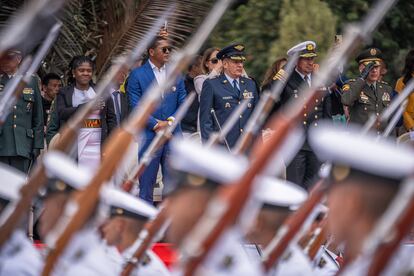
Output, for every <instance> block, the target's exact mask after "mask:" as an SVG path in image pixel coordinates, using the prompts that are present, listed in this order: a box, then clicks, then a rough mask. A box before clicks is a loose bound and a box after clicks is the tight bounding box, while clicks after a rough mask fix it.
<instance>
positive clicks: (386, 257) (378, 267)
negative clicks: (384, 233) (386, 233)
mask: <svg viewBox="0 0 414 276" xmlns="http://www.w3.org/2000/svg"><path fill="white" fill-rule="evenodd" d="M413 225H414V198H413V199H411V201H410V204H409V205H408V206H407V208H405V210H404V213H403V214H402V215H401V217H400V218H399V219H398V221H397V223H396V224H395V225H394V227H393V233H392V234H390V237H392V239H391V240H390V241H384V242H383V243H382V244H381V245H380V246H379V247H378V248H377V249H376V250H375V252H374V255H373V259H372V261H371V264H370V266H369V270H368V274H367V275H368V276H374V275H375V276H376V275H380V274H381V272H382V271H383V270H384V268H385V267H386V266H387V265H388V263H389V261H390V260H391V257H392V256H393V253H394V252H396V251H397V249H398V248H399V245H400V243H401V241H402V240H403V239H404V237H406V236H407V235H408V233H409V232H410V230H411V229H412V227H413Z"/></svg>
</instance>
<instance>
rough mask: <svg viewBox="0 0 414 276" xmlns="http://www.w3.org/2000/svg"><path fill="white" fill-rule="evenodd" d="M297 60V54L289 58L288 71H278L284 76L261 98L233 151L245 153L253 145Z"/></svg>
mask: <svg viewBox="0 0 414 276" xmlns="http://www.w3.org/2000/svg"><path fill="white" fill-rule="evenodd" d="M297 60H298V56H297V55H294V56H292V57H290V58H289V60H288V62H287V64H286V66H285V67H286V71H285V70H284V69H280V70H279V72H278V74H280V75H283V78H282V79H280V80H279V81H277V82H276V83H275V84H273V86H272V89H271V90H270V91H268V93H266V92H265V94H264V96H262V97H261V98H260V102H259V104H258V105H257V107H256V108H255V110H254V111H253V114H252V116H251V117H250V118H249V121H248V122H247V124H246V128H245V132H243V134H242V136H241V137H240V138H239V139H238V141H237V143H236V145H235V146H234V151H233V152H234V153H235V154H242V153H245V152H246V151H247V149H248V148H249V147H250V145H252V143H253V140H254V138H255V136H256V135H257V132H258V130H259V129H260V128H261V127H262V126H263V124H264V123H265V120H266V118H267V117H268V115H269V113H270V111H271V110H272V107H273V106H274V105H275V102H276V101H277V100H278V99H279V97H280V94H281V93H282V91H283V89H284V87H285V85H286V82H287V79H289V77H290V75H291V74H292V72H293V69H294V68H295V66H296V62H297Z"/></svg>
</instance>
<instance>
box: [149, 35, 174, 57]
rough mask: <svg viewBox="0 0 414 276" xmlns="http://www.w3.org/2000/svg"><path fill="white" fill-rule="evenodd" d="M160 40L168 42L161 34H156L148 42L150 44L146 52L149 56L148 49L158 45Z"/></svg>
mask: <svg viewBox="0 0 414 276" xmlns="http://www.w3.org/2000/svg"><path fill="white" fill-rule="evenodd" d="M162 41H166V42H169V40H168V39H167V38H165V37H163V36H156V37H155V38H154V39H153V40H152V41H151V43H150V45H149V46H148V50H147V54H148V56H149V50H150V49H155V48H157V47H158V45H160V44H161V42H162Z"/></svg>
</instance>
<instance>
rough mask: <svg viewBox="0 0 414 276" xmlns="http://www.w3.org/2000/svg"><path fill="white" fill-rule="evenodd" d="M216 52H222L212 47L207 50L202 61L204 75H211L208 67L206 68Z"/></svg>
mask: <svg viewBox="0 0 414 276" xmlns="http://www.w3.org/2000/svg"><path fill="white" fill-rule="evenodd" d="M214 51H220V49H219V48H216V47H212V48H208V49H206V50H205V51H204V53H203V58H202V59H201V71H203V73H204V74H208V73H210V72H209V71H208V67H207V66H206V63H207V61H208V60H209V59H210V56H211V54H212V53H213V52H214Z"/></svg>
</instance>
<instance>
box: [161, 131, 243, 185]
mask: <svg viewBox="0 0 414 276" xmlns="http://www.w3.org/2000/svg"><path fill="white" fill-rule="evenodd" d="M170 156H171V158H170V162H169V164H170V167H171V168H172V169H173V170H174V172H175V174H176V175H175V176H176V177H178V173H181V174H182V175H183V176H184V175H185V176H186V178H187V179H186V180H185V181H183V179H180V180H178V181H177V179H174V180H172V181H171V182H172V183H170V186H174V185H176V186H178V185H180V186H181V185H185V186H192V187H201V186H204V184H206V183H214V184H227V183H230V182H233V181H235V180H237V179H239V178H240V177H241V176H242V175H243V173H244V172H245V171H246V169H247V166H248V161H247V159H246V158H245V157H243V156H234V155H230V154H229V153H228V152H226V151H225V150H224V149H222V148H219V147H209V148H207V147H203V146H202V145H200V144H199V143H197V142H194V141H190V140H184V139H176V140H174V141H173V142H172V143H171V155H170ZM177 172H178V173H177ZM167 186H168V185H167Z"/></svg>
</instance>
